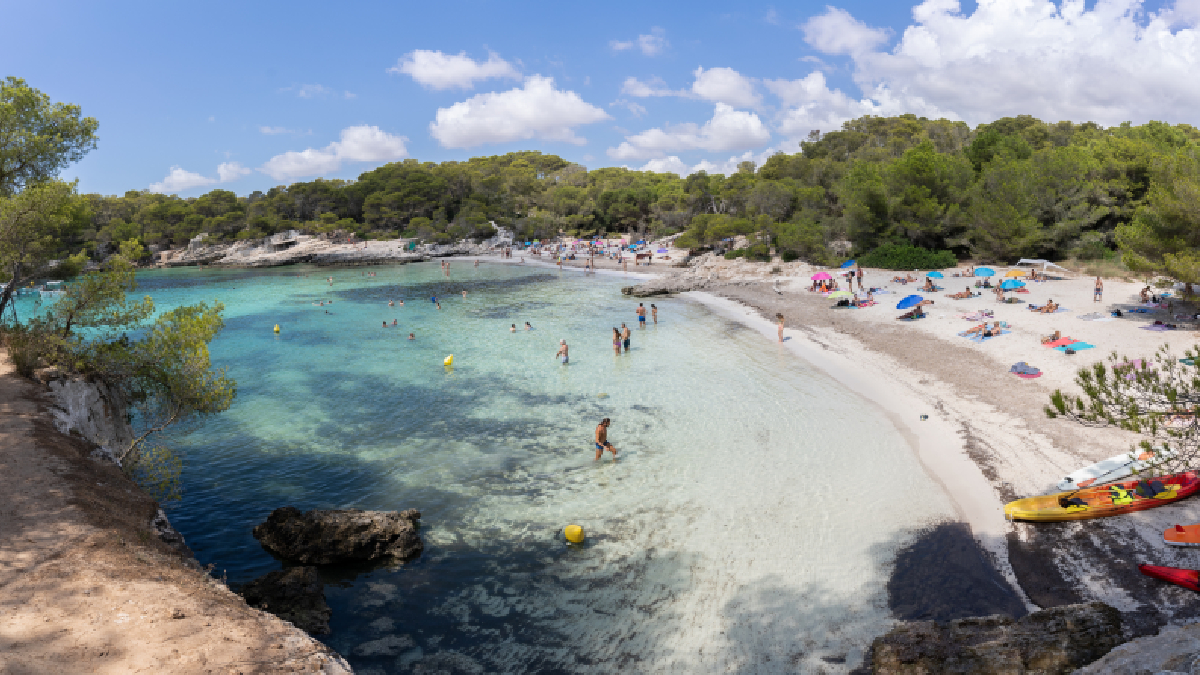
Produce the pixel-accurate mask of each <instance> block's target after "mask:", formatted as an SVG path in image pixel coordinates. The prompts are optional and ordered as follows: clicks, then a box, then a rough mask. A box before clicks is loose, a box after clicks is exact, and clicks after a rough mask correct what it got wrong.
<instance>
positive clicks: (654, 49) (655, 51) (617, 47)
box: [608, 26, 670, 56]
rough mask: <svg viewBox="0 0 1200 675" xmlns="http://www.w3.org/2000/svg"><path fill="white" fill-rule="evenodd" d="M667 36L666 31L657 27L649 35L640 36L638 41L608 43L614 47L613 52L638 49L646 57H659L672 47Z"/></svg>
mask: <svg viewBox="0 0 1200 675" xmlns="http://www.w3.org/2000/svg"><path fill="white" fill-rule="evenodd" d="M666 34H667V32H666V31H664V30H663V29H661V28H659V27H658V26H655V27H654V28H651V29H650V34H649V35H639V36H637V39H635V40H629V41H628V42H622V41H620V40H613V41H612V42H609V43H608V46H610V47H612V49H613V51H617V52H623V51H625V50H628V49H638V50H640V51H641V52H642V54H645V55H646V56H657V55H659V54H661V53H663V52H664V51H665V50H666V49H667V47H668V46H670V43H669V42H667V38H666Z"/></svg>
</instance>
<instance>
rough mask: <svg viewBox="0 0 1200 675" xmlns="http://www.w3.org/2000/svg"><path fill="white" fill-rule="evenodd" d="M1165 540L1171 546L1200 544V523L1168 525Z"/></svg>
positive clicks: (1164, 534)
mask: <svg viewBox="0 0 1200 675" xmlns="http://www.w3.org/2000/svg"><path fill="white" fill-rule="evenodd" d="M1163 542H1165V543H1167V544H1170V545H1171V546H1200V523H1196V524H1195V525H1176V526H1174V527H1168V528H1167V530H1166V532H1163Z"/></svg>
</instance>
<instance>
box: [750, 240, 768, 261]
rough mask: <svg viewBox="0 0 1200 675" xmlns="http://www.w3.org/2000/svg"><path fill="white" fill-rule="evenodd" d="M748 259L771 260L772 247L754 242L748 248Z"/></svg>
mask: <svg viewBox="0 0 1200 675" xmlns="http://www.w3.org/2000/svg"><path fill="white" fill-rule="evenodd" d="M746 260H753V261H755V262H771V247H769V246H767V245H766V244H754V245H752V246H750V248H748V249H746Z"/></svg>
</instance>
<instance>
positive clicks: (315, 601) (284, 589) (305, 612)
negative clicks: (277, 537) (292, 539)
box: [238, 567, 333, 635]
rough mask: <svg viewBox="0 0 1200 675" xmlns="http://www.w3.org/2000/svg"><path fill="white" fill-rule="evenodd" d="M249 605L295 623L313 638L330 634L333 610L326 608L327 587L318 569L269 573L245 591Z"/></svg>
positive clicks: (298, 569) (243, 595)
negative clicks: (330, 619)
mask: <svg viewBox="0 0 1200 675" xmlns="http://www.w3.org/2000/svg"><path fill="white" fill-rule="evenodd" d="M238 594H239V595H241V596H242V597H243V598H245V599H246V604H247V605H250V606H251V607H256V608H258V609H261V610H263V611H266V612H270V613H272V614H274V615H275V616H277V617H279V618H281V619H283V620H285V621H290V622H292V624H293V625H295V626H296V627H297V628H300V629H302V630H304V631H306V632H308V633H309V634H311V635H321V634H325V633H328V632H329V618H330V617H332V616H333V610H331V609H329V605H327V604H325V584H324V583H323V582H322V581H321V577H320V575H318V574H317V568H315V567H290V568H288V569H283V570H276V571H274V572H268V573H267V574H264V575H263V576H261V577H259V578H257V579H255V580H254V581H251V582H250V583H248V584H246V585H245V586H243V587H242V589H241V590H240V591H238Z"/></svg>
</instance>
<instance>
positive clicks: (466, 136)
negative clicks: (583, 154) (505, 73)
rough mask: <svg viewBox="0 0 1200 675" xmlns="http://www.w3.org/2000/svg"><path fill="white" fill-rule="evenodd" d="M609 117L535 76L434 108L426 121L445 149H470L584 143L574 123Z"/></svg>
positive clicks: (592, 121) (547, 79)
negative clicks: (532, 141)
mask: <svg viewBox="0 0 1200 675" xmlns="http://www.w3.org/2000/svg"><path fill="white" fill-rule="evenodd" d="M608 119H612V117H611V116H610V115H609V114H608V113H606V112H604V110H602V109H601V108H598V107H596V106H594V105H592V104H590V103H588V102H586V101H584V100H583V99H582V98H580V97H579V94H576V93H575V92H573V91H563V90H560V89H556V88H555V87H554V78H551V77H543V76H541V75H533V76H530V77H529V78H527V79H526V80H525V85H524V86H523V87H519V88H516V89H511V90H509V91H505V92H493V93H487V94H477V95H475V96H472V97H471V98H469V99H467V100H465V101H460V102H459V103H455V104H454V105H452V106H450V107H449V108H438V111H437V116H436V118H435V119H434V121H433V122H431V123H430V125H429V131H430V133H431V134H432V135H433V137H434V138H436V139H437V140H438V142H439V143H441V144H442V146H443V147H446V148H471V147H475V146H477V145H483V144H485V143H505V142H509V141H522V140H529V139H533V138H537V139H541V140H547V141H563V142H566V143H574V144H576V145H583V144H584V143H585V142H586V141H584V140H583V139H582V138H579V137H578V136H576V135H575V127H578V126H581V125H584V124H592V123H594V122H601V121H604V120H608Z"/></svg>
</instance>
